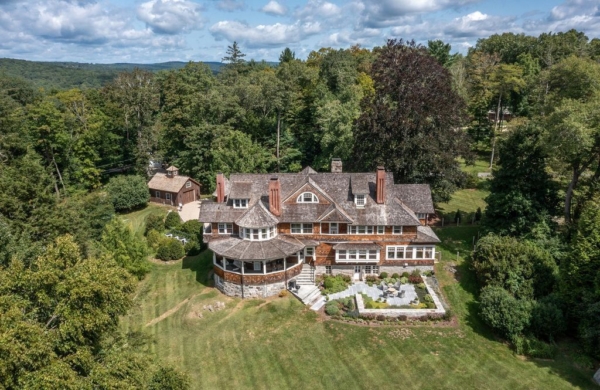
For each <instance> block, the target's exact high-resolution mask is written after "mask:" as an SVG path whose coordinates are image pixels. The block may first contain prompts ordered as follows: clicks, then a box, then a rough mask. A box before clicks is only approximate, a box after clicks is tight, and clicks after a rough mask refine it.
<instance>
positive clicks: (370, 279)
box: [365, 275, 378, 283]
mask: <svg viewBox="0 0 600 390" xmlns="http://www.w3.org/2000/svg"><path fill="white" fill-rule="evenodd" d="M377 279H378V278H377V276H375V275H367V277H366V278H365V280H366V281H367V282H371V283H377Z"/></svg>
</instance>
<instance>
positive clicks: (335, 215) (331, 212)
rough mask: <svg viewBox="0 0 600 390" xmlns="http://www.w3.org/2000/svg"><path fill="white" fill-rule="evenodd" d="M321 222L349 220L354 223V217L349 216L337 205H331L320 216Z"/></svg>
mask: <svg viewBox="0 0 600 390" xmlns="http://www.w3.org/2000/svg"><path fill="white" fill-rule="evenodd" d="M318 221H319V222H348V223H352V219H350V217H348V216H347V215H346V214H345V213H343V212H342V211H340V210H338V208H337V207H335V205H333V204H332V205H331V206H329V208H328V209H327V210H325V212H324V213H323V214H322V215H321V216H320V217H319V219H318Z"/></svg>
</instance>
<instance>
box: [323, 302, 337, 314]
mask: <svg viewBox="0 0 600 390" xmlns="http://www.w3.org/2000/svg"><path fill="white" fill-rule="evenodd" d="M325 313H327V314H328V315H330V316H334V315H337V314H339V313H340V307H339V305H338V302H337V301H329V302H327V304H326V305H325Z"/></svg>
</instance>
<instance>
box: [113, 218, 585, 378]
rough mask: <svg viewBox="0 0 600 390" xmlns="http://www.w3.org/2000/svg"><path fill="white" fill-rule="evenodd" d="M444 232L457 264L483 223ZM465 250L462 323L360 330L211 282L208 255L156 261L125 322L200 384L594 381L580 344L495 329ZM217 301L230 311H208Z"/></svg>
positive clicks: (457, 296)
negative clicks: (229, 293) (554, 352)
mask: <svg viewBox="0 0 600 390" xmlns="http://www.w3.org/2000/svg"><path fill="white" fill-rule="evenodd" d="M437 233H438V234H439V236H440V237H441V238H442V239H443V240H445V243H444V244H443V245H442V249H441V250H442V251H443V252H444V257H443V263H446V262H447V261H452V262H455V261H456V259H455V257H456V249H457V248H458V249H459V250H461V253H462V251H463V250H464V251H465V252H466V251H467V250H468V249H469V248H470V237H471V236H472V235H473V234H474V233H475V234H476V228H474V227H459V228H446V229H441V230H437ZM465 241H466V243H465ZM452 254H454V257H452ZM462 256H463V255H461V257H460V258H459V262H458V263H457V268H458V269H459V273H458V279H459V280H460V282H458V281H457V280H456V278H454V276H453V275H452V274H451V273H450V272H447V271H445V270H444V266H443V265H444V264H443V263H440V264H438V275H439V278H440V283H441V285H442V289H443V290H444V293H445V295H446V296H447V298H448V300H449V301H450V303H451V305H452V310H453V311H454V312H455V313H457V314H458V319H459V324H458V325H457V326H451V327H436V326H432V325H427V324H425V325H422V326H405V327H399V326H393V327H392V326H390V327H360V326H353V325H349V324H343V323H337V322H332V321H322V320H321V319H319V318H318V316H317V314H316V313H314V312H312V311H310V310H308V309H306V308H305V307H304V306H302V305H301V304H300V302H298V301H297V300H295V299H294V298H291V297H285V298H277V297H275V298H271V299H268V300H247V301H242V300H240V299H231V298H227V297H225V296H223V295H222V294H220V293H219V292H218V291H217V290H215V289H213V288H212V287H210V283H209V282H208V280H209V278H208V272H209V270H210V269H211V254H210V253H208V252H204V253H202V254H201V255H199V256H196V257H193V258H186V259H184V260H183V261H179V262H176V263H174V264H171V265H162V264H160V265H159V264H155V265H154V266H153V270H152V272H151V273H150V274H149V275H148V276H147V277H146V279H145V280H144V281H143V282H141V283H140V285H139V288H138V292H137V294H136V298H135V302H136V305H135V307H134V308H133V309H132V310H131V312H130V313H129V315H127V316H126V317H124V318H123V319H122V327H123V329H124V330H142V331H144V332H147V333H148V334H149V335H151V336H152V340H153V342H152V345H151V350H152V351H153V352H154V353H155V354H156V355H157V356H158V357H160V358H161V359H163V361H166V362H170V363H172V364H173V365H175V366H177V367H178V368H180V369H182V370H184V371H186V372H187V373H188V374H189V375H190V376H191V378H192V382H193V388H197V389H201V388H204V389H217V388H252V389H254V388H258V389H271V388H275V389H290V388H319V389H320V388H324V389H342V388H348V389H358V388H360V389H367V388H410V389H444V388H447V389H456V388H461V389H569V388H593V387H592V386H593V384H592V382H591V381H590V378H591V376H592V375H593V372H592V371H591V370H586V369H580V368H577V367H575V366H574V365H573V360H574V356H575V354H576V353H577V351H576V350H573V346H572V345H568V344H565V345H564V346H562V348H563V350H564V351H565V352H564V355H562V356H561V357H559V358H557V360H556V361H537V360H533V361H529V360H525V359H521V358H520V357H517V356H515V355H514V354H513V353H512V352H511V350H510V349H509V348H508V347H507V346H506V345H504V344H503V343H501V342H499V341H497V340H496V339H495V338H494V337H493V336H492V335H491V334H490V333H489V332H488V331H487V329H486V328H485V327H484V326H483V325H482V324H481V323H480V322H479V320H478V319H477V317H476V315H475V314H476V310H477V304H476V301H475V295H474V292H475V289H474V287H475V284H474V279H473V275H472V273H471V272H470V271H469V270H468V268H467V267H466V266H465V264H464V263H463V262H462V261H461V258H462ZM217 302H222V303H224V304H225V308H224V309H221V310H217V311H209V310H206V309H205V306H206V305H213V307H215V305H216V303H217Z"/></svg>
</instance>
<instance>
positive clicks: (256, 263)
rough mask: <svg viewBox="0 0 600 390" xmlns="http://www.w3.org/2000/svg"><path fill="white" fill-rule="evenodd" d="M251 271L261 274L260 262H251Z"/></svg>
mask: <svg viewBox="0 0 600 390" xmlns="http://www.w3.org/2000/svg"><path fill="white" fill-rule="evenodd" d="M257 266H258V267H257ZM252 270H253V271H261V272H262V270H263V269H262V262H260V261H253V262H252Z"/></svg>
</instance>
